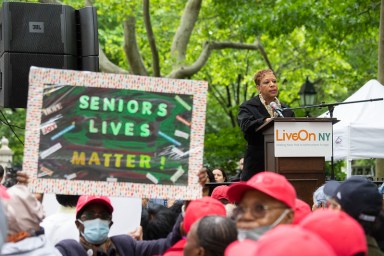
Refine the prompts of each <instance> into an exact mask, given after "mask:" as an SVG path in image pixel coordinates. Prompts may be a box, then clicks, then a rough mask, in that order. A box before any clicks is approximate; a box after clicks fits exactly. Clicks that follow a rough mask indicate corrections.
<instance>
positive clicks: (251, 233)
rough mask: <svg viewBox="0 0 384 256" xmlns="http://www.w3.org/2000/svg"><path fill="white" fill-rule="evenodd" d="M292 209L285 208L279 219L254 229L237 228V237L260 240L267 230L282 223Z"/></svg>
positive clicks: (239, 238)
mask: <svg viewBox="0 0 384 256" xmlns="http://www.w3.org/2000/svg"><path fill="white" fill-rule="evenodd" d="M290 211H291V210H290V209H285V210H284V212H283V213H282V214H281V215H280V217H279V218H277V220H275V221H274V222H273V223H272V224H271V225H267V226H262V227H257V228H253V229H237V232H238V233H237V239H238V240H240V241H242V240H245V239H250V240H259V239H260V237H261V236H262V235H264V234H265V233H266V232H267V231H269V230H271V229H272V228H273V227H275V226H277V225H278V224H280V222H281V221H282V220H283V219H284V218H285V216H287V214H288V213H289V212H290Z"/></svg>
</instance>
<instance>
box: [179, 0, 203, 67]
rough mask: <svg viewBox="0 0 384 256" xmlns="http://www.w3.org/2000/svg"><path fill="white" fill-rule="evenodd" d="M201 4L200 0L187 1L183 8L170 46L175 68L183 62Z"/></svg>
mask: <svg viewBox="0 0 384 256" xmlns="http://www.w3.org/2000/svg"><path fill="white" fill-rule="evenodd" d="M201 2H202V0H188V3H187V4H186V6H185V9H184V12H183V16H182V17H181V21H180V26H179V27H178V28H177V31H176V34H175V37H174V38H173V42H172V46H171V54H172V56H176V67H177V66H179V65H181V64H182V63H183V62H184V61H185V55H186V52H187V46H188V43H189V39H190V37H191V34H192V31H193V28H194V27H195V24H196V21H197V18H198V17H199V12H200V9H201Z"/></svg>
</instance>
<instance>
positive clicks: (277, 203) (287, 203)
mask: <svg viewBox="0 0 384 256" xmlns="http://www.w3.org/2000/svg"><path fill="white" fill-rule="evenodd" d="M228 197H229V200H230V201H233V202H237V203H238V206H237V208H235V209H234V212H233V215H234V218H235V220H236V226H237V229H238V238H239V239H240V240H244V239H252V240H258V239H259V238H260V237H261V236H262V235H263V234H264V233H265V232H267V231H268V230H270V229H272V228H274V227H275V226H277V225H280V224H291V223H292V222H293V219H294V208H295V200H296V191H295V189H294V187H293V186H292V184H291V183H289V181H288V180H287V179H286V178H285V177H284V176H282V175H280V174H277V173H274V172H260V173H258V174H256V175H254V176H253V177H252V178H251V179H250V180H248V181H247V182H239V183H235V184H232V185H231V186H230V187H229V190H228Z"/></svg>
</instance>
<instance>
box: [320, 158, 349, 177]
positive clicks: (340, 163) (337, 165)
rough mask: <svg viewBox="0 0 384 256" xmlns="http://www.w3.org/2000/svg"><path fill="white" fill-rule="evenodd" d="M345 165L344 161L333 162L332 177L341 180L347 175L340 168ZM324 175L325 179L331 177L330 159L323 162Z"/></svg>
mask: <svg viewBox="0 0 384 256" xmlns="http://www.w3.org/2000/svg"><path fill="white" fill-rule="evenodd" d="M343 167H345V162H344V161H337V162H334V164H333V172H334V179H335V180H340V181H343V180H345V178H346V177H347V174H346V173H345V172H343V171H342V168H343ZM325 176H326V179H327V180H329V179H332V164H331V161H326V162H325Z"/></svg>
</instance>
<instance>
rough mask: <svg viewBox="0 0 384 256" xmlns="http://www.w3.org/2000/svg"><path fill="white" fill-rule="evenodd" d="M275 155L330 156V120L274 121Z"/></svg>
mask: <svg viewBox="0 0 384 256" xmlns="http://www.w3.org/2000/svg"><path fill="white" fill-rule="evenodd" d="M274 141H275V156H276V157H331V156H332V123H331V122H275V126H274Z"/></svg>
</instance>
